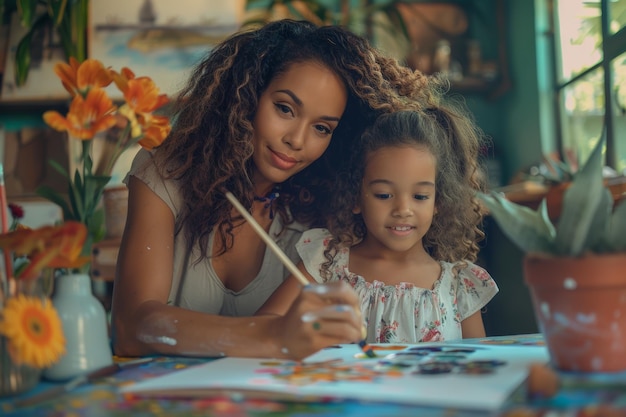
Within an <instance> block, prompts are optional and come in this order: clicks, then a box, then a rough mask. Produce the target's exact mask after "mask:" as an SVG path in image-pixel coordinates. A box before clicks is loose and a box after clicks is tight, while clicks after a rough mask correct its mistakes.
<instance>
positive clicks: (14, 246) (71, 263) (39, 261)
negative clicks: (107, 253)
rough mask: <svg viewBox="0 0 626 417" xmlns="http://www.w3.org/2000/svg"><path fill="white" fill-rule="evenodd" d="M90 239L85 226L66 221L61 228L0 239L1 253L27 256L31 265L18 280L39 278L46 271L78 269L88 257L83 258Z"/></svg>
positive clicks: (24, 231) (23, 231)
mask: <svg viewBox="0 0 626 417" xmlns="http://www.w3.org/2000/svg"><path fill="white" fill-rule="evenodd" d="M86 238H87V227H86V226H85V225H84V224H83V223H79V222H74V221H67V222H65V223H63V224H62V225H60V226H44V227H41V228H39V229H19V230H15V231H13V232H9V233H5V234H2V235H0V249H3V250H10V251H13V252H14V253H15V254H16V255H19V256H24V255H26V256H27V257H28V259H29V262H28V263H27V264H26V265H25V267H24V268H23V269H22V270H21V271H19V273H18V274H17V276H16V278H20V279H22V278H23V279H31V278H36V277H37V276H39V273H40V271H41V270H42V269H43V268H46V267H49V268H78V267H80V266H82V265H84V264H86V263H87V262H89V260H90V259H89V257H87V256H80V253H81V250H82V248H83V244H84V243H85V240H86Z"/></svg>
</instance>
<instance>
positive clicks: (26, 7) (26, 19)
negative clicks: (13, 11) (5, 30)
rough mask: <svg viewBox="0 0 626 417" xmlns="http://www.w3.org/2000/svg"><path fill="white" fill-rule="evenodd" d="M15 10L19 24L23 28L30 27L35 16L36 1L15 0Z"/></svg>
mask: <svg viewBox="0 0 626 417" xmlns="http://www.w3.org/2000/svg"><path fill="white" fill-rule="evenodd" d="M15 3H16V5H17V10H18V13H19V16H20V22H21V23H22V26H23V27H25V28H29V27H31V25H32V23H33V21H34V20H35V16H36V14H37V4H38V3H39V1H38V0H16V1H15Z"/></svg>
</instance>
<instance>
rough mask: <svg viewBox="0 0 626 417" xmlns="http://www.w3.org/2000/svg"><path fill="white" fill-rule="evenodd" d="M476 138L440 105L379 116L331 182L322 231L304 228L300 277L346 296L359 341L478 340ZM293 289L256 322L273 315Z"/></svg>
mask: <svg viewBox="0 0 626 417" xmlns="http://www.w3.org/2000/svg"><path fill="white" fill-rule="evenodd" d="M479 138H480V136H479V135H478V130H477V129H476V128H474V126H473V125H472V123H471V121H470V119H469V118H467V117H464V116H463V115H462V114H460V113H455V112H454V111H453V109H452V108H448V107H442V106H436V107H432V108H428V109H426V110H423V111H399V112H394V113H390V114H385V115H382V116H380V117H379V118H378V120H377V121H376V123H375V124H374V126H373V127H371V128H370V129H369V130H367V131H366V132H365V134H364V135H363V137H362V140H361V142H360V143H359V144H358V145H357V148H356V149H355V154H354V158H352V160H351V161H350V163H349V165H348V166H347V169H346V171H345V173H344V175H342V176H339V177H338V179H337V184H336V185H335V187H334V188H333V203H332V206H331V208H332V211H333V212H334V213H335V216H333V217H332V218H331V220H330V224H329V227H328V230H327V229H311V230H309V231H307V232H305V233H304V234H303V236H302V238H301V239H300V241H299V242H298V244H297V249H298V252H299V254H300V256H301V258H302V263H301V265H300V269H302V270H303V272H305V273H306V274H308V276H309V278H310V279H311V280H312V281H314V282H333V281H345V282H348V283H349V284H350V285H351V286H352V287H353V288H354V289H355V291H356V292H357V294H358V295H359V298H360V300H361V301H360V302H361V310H362V313H363V315H364V318H365V323H366V326H367V341H368V342H370V343H416V342H427V341H441V340H452V339H459V338H462V337H464V338H467V337H483V336H485V330H484V326H483V322H482V318H481V312H480V310H481V308H482V307H484V306H485V305H486V304H487V302H488V301H489V300H490V299H491V298H492V297H493V296H494V295H495V294H496V293H497V291H498V288H497V286H496V284H495V282H494V281H493V279H492V278H491V277H490V276H489V274H488V273H487V272H486V271H485V270H484V269H482V268H481V267H479V266H477V265H475V264H473V263H472V261H474V260H475V259H476V256H477V252H478V246H477V244H476V241H477V240H478V238H479V237H481V236H482V234H481V232H480V230H479V229H478V227H477V226H478V223H479V221H480V219H481V214H480V208H479V206H478V204H477V203H476V201H475V199H474V192H475V190H476V189H479V188H480V187H481V186H480V183H479V182H478V180H477V179H478V178H479V175H478V171H477V165H478V164H477V155H478V146H479ZM292 285H293V282H292V281H291V280H289V281H286V282H285V284H283V286H282V287H281V288H280V289H279V290H278V291H277V292H276V293H275V294H274V296H273V297H272V298H270V300H269V301H268V303H267V304H266V305H265V306H264V307H263V308H261V309H260V310H259V314H270V313H274V314H282V313H283V311H284V308H285V306H287V305H288V304H289V302H290V296H289V294H290V293H291V291H292V290H289V289H288V287H290V286H292ZM313 325H314V327H317V328H320V327H321V325H320V324H319V323H317V324H316V323H315V322H314V324H313Z"/></svg>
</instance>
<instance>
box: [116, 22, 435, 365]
mask: <svg viewBox="0 0 626 417" xmlns="http://www.w3.org/2000/svg"><path fill="white" fill-rule="evenodd" d="M423 82H424V77H423V76H422V75H421V74H419V73H417V72H415V73H414V72H413V71H411V70H409V69H408V68H405V67H402V66H400V65H399V64H398V63H397V62H396V61H394V60H392V59H389V58H386V57H385V56H383V55H382V54H381V53H379V52H378V51H377V50H375V49H374V48H372V47H371V46H370V45H369V44H368V43H367V41H365V40H364V39H363V38H361V37H358V36H356V35H354V34H352V33H350V32H349V31H347V30H345V29H342V28H340V27H336V26H327V27H316V26H314V25H313V24H310V23H307V22H296V21H290V20H284V21H279V22H274V23H270V24H268V25H266V26H264V27H262V28H260V29H258V30H255V31H246V32H240V33H237V34H235V35H233V36H232V37H231V38H229V39H227V40H226V41H224V42H223V43H222V44H220V45H218V46H217V47H216V48H215V49H213V50H212V51H211V53H210V54H209V55H208V56H207V57H206V58H205V59H204V60H203V61H202V62H200V63H199V64H198V66H197V67H196V69H195V70H194V72H193V74H192V76H191V78H190V80H189V82H188V84H187V86H186V88H184V89H183V91H182V92H181V94H180V96H179V99H178V102H177V105H176V108H175V119H174V120H175V121H174V126H173V130H172V133H171V134H170V137H168V139H166V140H165V141H164V143H163V144H162V145H161V146H160V147H159V148H158V149H157V150H156V151H154V152H153V153H148V152H147V151H140V152H139V154H138V155H137V157H136V159H135V161H134V163H133V167H132V169H131V172H130V173H129V176H128V178H127V184H128V187H129V209H128V219H127V223H126V229H125V231H124V236H123V238H122V244H121V247H120V253H119V257H118V269H117V276H116V280H115V284H114V294H113V305H112V321H113V346H114V349H115V353H116V354H118V355H126V356H128V355H144V354H152V353H161V354H181V355H200V356H215V355H228V356H254V357H286V358H296V359H298V358H302V357H305V356H308V355H309V354H311V353H314V352H315V351H317V350H319V349H321V348H323V347H325V346H328V345H331V344H336V343H349V342H354V341H357V340H359V339H361V338H362V337H363V335H362V319H361V317H360V313H359V310H358V307H357V306H358V301H357V297H356V296H355V294H354V293H353V291H352V290H351V289H350V288H349V287H348V286H346V285H344V284H339V285H329V286H311V287H307V288H306V289H305V290H304V291H301V292H300V293H299V295H298V296H297V298H296V299H295V301H294V303H293V305H292V306H291V308H290V310H289V312H288V313H287V314H286V315H284V316H280V317H279V316H262V317H260V316H257V317H252V315H253V314H254V313H255V312H256V310H257V309H258V308H259V307H260V306H261V305H262V304H263V303H264V302H265V300H266V299H267V298H268V297H269V296H270V295H271V293H272V292H273V291H274V290H275V289H276V288H277V287H278V286H279V285H280V284H281V283H282V282H283V280H284V279H285V278H286V276H287V275H288V272H287V271H286V270H285V269H284V268H283V267H282V265H281V264H280V262H279V261H278V259H277V258H276V257H275V256H274V255H273V254H272V253H271V251H269V250H266V247H265V244H264V242H263V241H262V240H261V239H260V238H259V237H258V236H257V235H256V233H255V232H254V230H253V229H252V228H251V227H250V225H248V224H247V223H245V222H244V221H243V220H242V218H241V217H240V216H239V215H238V214H237V212H236V211H235V210H234V209H233V208H232V207H231V205H230V204H229V203H228V201H227V200H226V198H225V197H224V192H225V191H227V190H228V191H231V192H232V193H233V194H234V195H235V196H236V197H237V198H238V199H239V200H240V201H241V202H242V204H243V205H244V206H246V207H249V208H250V209H251V212H252V215H253V216H254V218H255V219H256V220H257V221H258V222H259V224H260V225H261V226H262V227H264V228H265V230H268V231H269V233H270V234H271V235H272V236H273V237H274V238H275V239H276V241H277V243H278V245H279V246H280V247H282V248H283V250H285V252H287V254H288V256H290V257H291V258H292V259H293V260H294V262H298V261H299V258H298V255H297V253H295V250H294V244H295V242H297V240H298V238H299V236H300V235H301V233H302V231H303V230H305V229H306V228H308V227H311V226H316V225H323V224H324V219H325V218H326V216H327V215H328V212H327V207H328V204H327V199H326V197H327V196H326V190H327V189H328V187H329V186H331V185H332V182H333V178H334V176H335V174H336V168H337V167H338V166H339V165H340V164H341V163H342V160H343V159H344V158H345V155H346V153H347V152H349V151H350V145H351V142H352V141H354V140H357V138H359V136H360V133H361V131H362V130H363V128H364V127H365V126H367V124H368V123H369V122H370V121H371V120H373V119H374V118H375V116H376V115H377V114H380V113H384V112H389V111H392V110H394V109H396V108H400V107H401V106H402V103H403V102H405V101H407V100H418V99H419V100H426V101H427V100H428V97H420V91H421V89H420V86H421V85H422V83H423ZM311 314H315V315H316V317H318V319H317V322H318V323H319V324H320V325H319V326H316V328H317V329H313V328H311V326H310V325H308V326H307V325H303V315H308V316H310V315H311ZM305 317H307V316H305Z"/></svg>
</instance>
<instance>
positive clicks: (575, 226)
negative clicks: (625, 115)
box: [555, 135, 606, 256]
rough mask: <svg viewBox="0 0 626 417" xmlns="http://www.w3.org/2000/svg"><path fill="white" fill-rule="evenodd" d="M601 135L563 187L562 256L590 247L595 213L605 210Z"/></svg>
mask: <svg viewBox="0 0 626 417" xmlns="http://www.w3.org/2000/svg"><path fill="white" fill-rule="evenodd" d="M604 143H605V137H604V135H602V137H601V138H600V140H599V141H598V143H597V144H596V146H595V148H594V149H593V151H592V153H591V156H590V157H589V159H588V160H587V162H586V163H585V165H584V166H583V167H582V169H581V170H580V171H578V172H577V173H576V175H575V176H574V180H573V181H572V184H571V185H570V186H569V187H568V188H567V190H565V194H564V195H563V205H562V209H561V216H560V218H559V223H558V225H557V234H556V241H555V243H556V248H555V249H556V251H557V254H560V255H565V256H578V255H581V254H582V253H583V252H584V251H585V250H588V249H589V246H585V245H588V244H589V243H590V238H591V235H592V234H593V227H594V225H595V224H596V223H597V220H595V217H596V216H598V215H602V214H603V213H604V211H605V210H606V207H604V206H603V200H604V199H603V196H602V194H603V193H604V181H603V178H602V165H603V157H602V149H603V147H604Z"/></svg>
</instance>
